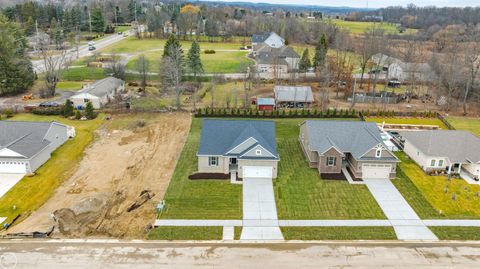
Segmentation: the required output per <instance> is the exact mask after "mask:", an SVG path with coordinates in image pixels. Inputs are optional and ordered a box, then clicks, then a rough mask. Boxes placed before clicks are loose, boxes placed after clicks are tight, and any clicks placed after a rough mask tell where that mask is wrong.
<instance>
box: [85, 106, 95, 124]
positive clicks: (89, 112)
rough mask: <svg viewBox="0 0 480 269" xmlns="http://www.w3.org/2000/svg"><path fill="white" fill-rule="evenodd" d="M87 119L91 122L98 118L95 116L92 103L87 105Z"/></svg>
mask: <svg viewBox="0 0 480 269" xmlns="http://www.w3.org/2000/svg"><path fill="white" fill-rule="evenodd" d="M85 117H87V119H89V120H91V119H94V118H96V117H97V115H95V112H94V111H93V105H92V102H87V105H86V106H85Z"/></svg>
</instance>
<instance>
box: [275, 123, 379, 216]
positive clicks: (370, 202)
mask: <svg viewBox="0 0 480 269" xmlns="http://www.w3.org/2000/svg"><path fill="white" fill-rule="evenodd" d="M301 122H303V120H302V119H280V120H276V123H277V125H276V128H277V147H278V151H279V154H280V162H279V164H278V165H279V167H278V178H277V179H276V180H274V189H275V196H276V201H277V210H278V217H279V219H384V218H385V216H384V214H383V212H382V210H381V209H380V207H379V206H378V204H377V202H376V201H375V199H374V198H373V196H372V195H371V194H370V192H369V191H368V189H367V187H366V186H364V185H351V184H349V183H348V182H347V181H338V180H322V179H320V176H319V173H318V171H317V170H316V169H313V168H309V167H308V165H307V161H306V157H305V155H304V154H303V151H302V149H301V147H300V144H299V142H298V134H299V127H298V124H300V123H301Z"/></svg>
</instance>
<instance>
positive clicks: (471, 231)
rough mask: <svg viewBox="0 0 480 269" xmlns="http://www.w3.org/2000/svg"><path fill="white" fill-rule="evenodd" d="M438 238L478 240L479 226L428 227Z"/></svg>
mask: <svg viewBox="0 0 480 269" xmlns="http://www.w3.org/2000/svg"><path fill="white" fill-rule="evenodd" d="M429 229H430V230H432V232H433V233H435V235H436V236H437V237H438V239H440V240H480V227H455V226H452V227H438V226H436V227H429Z"/></svg>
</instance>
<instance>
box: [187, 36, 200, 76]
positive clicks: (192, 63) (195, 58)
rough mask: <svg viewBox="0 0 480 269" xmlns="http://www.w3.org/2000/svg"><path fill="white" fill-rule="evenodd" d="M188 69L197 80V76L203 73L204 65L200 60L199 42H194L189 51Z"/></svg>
mask: <svg viewBox="0 0 480 269" xmlns="http://www.w3.org/2000/svg"><path fill="white" fill-rule="evenodd" d="M187 68H188V71H189V72H191V73H192V74H193V77H194V78H195V80H196V79H197V74H201V73H203V64H202V60H201V59H200V46H199V45H198V43H197V41H193V42H192V46H191V47H190V49H189V50H188V55H187Z"/></svg>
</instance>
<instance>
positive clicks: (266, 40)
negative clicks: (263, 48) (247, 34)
mask: <svg viewBox="0 0 480 269" xmlns="http://www.w3.org/2000/svg"><path fill="white" fill-rule="evenodd" d="M262 44H265V45H268V46H270V47H272V48H281V47H283V46H285V39H283V38H282V37H281V36H279V35H277V34H276V33H274V32H270V33H263V34H256V35H253V36H252V47H255V46H257V45H262Z"/></svg>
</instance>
